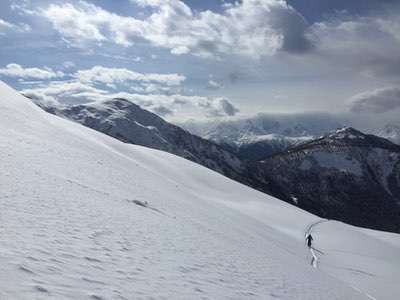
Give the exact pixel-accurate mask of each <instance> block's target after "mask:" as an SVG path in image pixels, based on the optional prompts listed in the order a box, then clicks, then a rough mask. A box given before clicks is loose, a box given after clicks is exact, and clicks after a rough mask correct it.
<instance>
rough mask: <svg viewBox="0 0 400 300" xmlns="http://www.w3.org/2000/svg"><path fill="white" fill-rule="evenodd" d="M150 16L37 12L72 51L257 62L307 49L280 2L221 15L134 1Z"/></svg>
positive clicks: (252, 3)
mask: <svg viewBox="0 0 400 300" xmlns="http://www.w3.org/2000/svg"><path fill="white" fill-rule="evenodd" d="M131 2H133V3H136V4H137V5H139V6H141V7H150V9H151V10H152V13H151V14H150V15H149V16H148V17H146V18H144V19H136V18H134V17H126V16H120V15H117V14H115V13H111V12H109V11H107V10H105V9H103V8H100V7H98V6H96V5H94V4H91V3H88V2H85V1H79V2H78V3H74V4H72V3H64V4H51V5H49V6H48V7H47V8H45V9H42V10H40V11H38V12H37V14H39V15H42V16H44V17H45V18H46V19H47V20H49V21H50V22H51V23H52V25H53V27H54V29H55V30H56V31H58V33H59V34H60V35H61V36H62V37H63V39H64V40H67V41H68V42H69V43H70V44H71V45H74V46H85V45H86V44H87V43H88V42H94V43H96V44H98V45H101V44H102V43H104V42H109V43H115V44H118V45H122V46H125V47H130V46H132V45H134V44H135V43H137V42H143V41H146V42H148V43H149V44H151V45H153V46H156V47H161V48H166V49H169V50H170V51H171V53H172V54H174V55H183V54H188V53H191V54H193V55H196V56H201V57H213V58H221V57H225V56H226V55H230V54H233V55H244V56H249V57H251V58H259V57H262V56H268V55H272V54H274V53H276V52H277V51H280V50H281V51H286V52H295V53H299V52H305V51H307V50H308V49H310V48H311V47H312V44H311V42H310V40H309V39H308V36H307V34H306V33H307V28H308V24H307V22H306V21H305V20H304V18H303V17H302V16H301V15H300V14H299V13H297V12H296V10H294V9H293V8H292V7H290V6H288V5H287V4H286V2H285V1H283V0H243V1H240V2H236V3H235V4H234V5H230V6H223V7H222V12H221V13H216V12H212V11H209V10H207V11H202V12H200V13H197V12H193V11H192V10H191V8H190V7H189V6H188V5H186V4H185V3H184V2H183V1H179V0H168V1H159V0H134V1H131Z"/></svg>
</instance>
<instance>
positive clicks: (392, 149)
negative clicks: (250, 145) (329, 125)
mask: <svg viewBox="0 0 400 300" xmlns="http://www.w3.org/2000/svg"><path fill="white" fill-rule="evenodd" d="M261 165H262V166H263V169H264V170H265V176H268V177H269V178H271V177H272V178H273V179H274V181H275V183H276V184H277V185H278V186H279V187H280V190H281V192H283V193H284V194H285V199H286V200H287V201H290V200H292V201H293V202H294V203H295V204H296V205H298V206H299V207H301V208H304V209H306V210H308V211H311V212H313V213H316V214H318V215H320V216H324V217H326V218H333V219H336V220H341V221H344V222H347V223H350V224H355V225H358V226H365V227H370V228H379V229H381V230H388V231H395V232H400V146H398V145H396V144H393V143H391V142H390V141H388V140H386V139H383V138H380V137H377V136H374V135H366V134H363V133H361V132H360V131H357V130H355V129H353V128H342V129H339V130H336V131H334V132H332V133H330V134H327V135H325V136H323V137H321V138H319V139H316V140H313V141H310V142H308V143H304V144H301V145H299V146H297V147H294V148H291V149H289V150H287V151H286V152H284V153H280V154H277V155H274V156H271V157H268V158H267V159H265V160H263V161H262V162H261Z"/></svg>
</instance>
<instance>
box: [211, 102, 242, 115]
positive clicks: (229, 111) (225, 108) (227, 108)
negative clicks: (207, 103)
mask: <svg viewBox="0 0 400 300" xmlns="http://www.w3.org/2000/svg"><path fill="white" fill-rule="evenodd" d="M217 103H218V104H217V110H216V113H217V115H220V116H234V115H236V113H238V112H239V109H237V108H236V107H235V106H234V105H233V104H232V103H231V102H230V101H229V100H228V99H226V98H221V99H218V102H217Z"/></svg>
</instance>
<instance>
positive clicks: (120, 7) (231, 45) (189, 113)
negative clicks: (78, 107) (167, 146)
mask: <svg viewBox="0 0 400 300" xmlns="http://www.w3.org/2000/svg"><path fill="white" fill-rule="evenodd" d="M396 2H397V1H393V0H379V1H377V0H363V1H345V0H336V1H328V0H288V1H287V2H285V1H283V0H243V1H218V0H204V1H194V0H187V1H180V0H118V1H111V0H85V1H84V0H81V1H78V0H76V1H72V0H69V1H68V0H65V1H61V0H18V1H17V0H5V1H1V2H0V43H1V45H2V46H1V48H0V79H1V80H3V81H5V82H7V83H9V84H11V85H12V86H14V87H15V88H17V89H19V90H21V91H22V92H23V93H25V94H26V95H28V96H30V97H32V98H34V99H37V100H39V101H46V102H49V103H61V104H69V103H81V102H90V101H101V100H103V99H107V98H109V97H117V96H118V97H125V98H128V99H130V100H132V101H134V102H136V103H138V104H140V105H142V106H143V107H145V108H147V109H150V110H152V111H154V112H157V113H159V114H161V115H163V116H164V117H166V118H167V119H170V120H176V121H182V120H185V119H189V118H198V119H204V118H206V119H207V118H208V119H209V118H219V117H235V116H240V115H249V114H254V113H258V112H284V113H292V112H304V111H317V110H318V111H329V112H335V113H343V114H345V113H346V114H347V113H352V114H354V115H357V116H361V117H364V118H367V117H368V118H374V119H388V118H389V119H390V118H394V119H395V118H396V117H397V116H398V114H399V112H400V110H399V108H400V88H399V75H400V51H398V49H399V46H400V33H399V32H400V17H399V16H400V14H399V12H400V6H399V5H398V4H396Z"/></svg>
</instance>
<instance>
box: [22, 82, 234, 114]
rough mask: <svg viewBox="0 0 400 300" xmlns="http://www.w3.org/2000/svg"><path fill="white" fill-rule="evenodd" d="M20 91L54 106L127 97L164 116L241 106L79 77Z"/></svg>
mask: <svg viewBox="0 0 400 300" xmlns="http://www.w3.org/2000/svg"><path fill="white" fill-rule="evenodd" d="M21 93H22V94H24V95H26V96H27V97H29V98H31V99H33V100H34V101H37V102H41V103H50V104H53V105H60V104H78V103H88V102H95V101H105V100H109V99H113V98H124V99H127V100H129V101H132V102H134V103H136V104H138V105H140V106H142V107H143V108H145V109H148V110H150V111H152V112H154V113H156V114H159V115H161V116H163V117H170V118H172V119H180V120H182V119H185V118H192V117H195V116H196V117H200V118H202V117H203V118H204V117H221V116H232V115H235V114H236V113H237V112H238V109H236V108H235V107H234V106H233V104H231V103H230V101H229V100H228V99H226V98H210V97H203V96H196V95H182V94H171V95H166V94H156V93H153V94H140V93H129V92H118V93H115V92H112V91H109V90H106V89H102V88H97V87H94V86H92V85H90V84H88V83H83V82H80V81H78V80H76V79H74V80H70V81H53V82H50V83H47V84H39V85H35V86H33V87H31V88H27V89H23V90H22V91H21Z"/></svg>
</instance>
